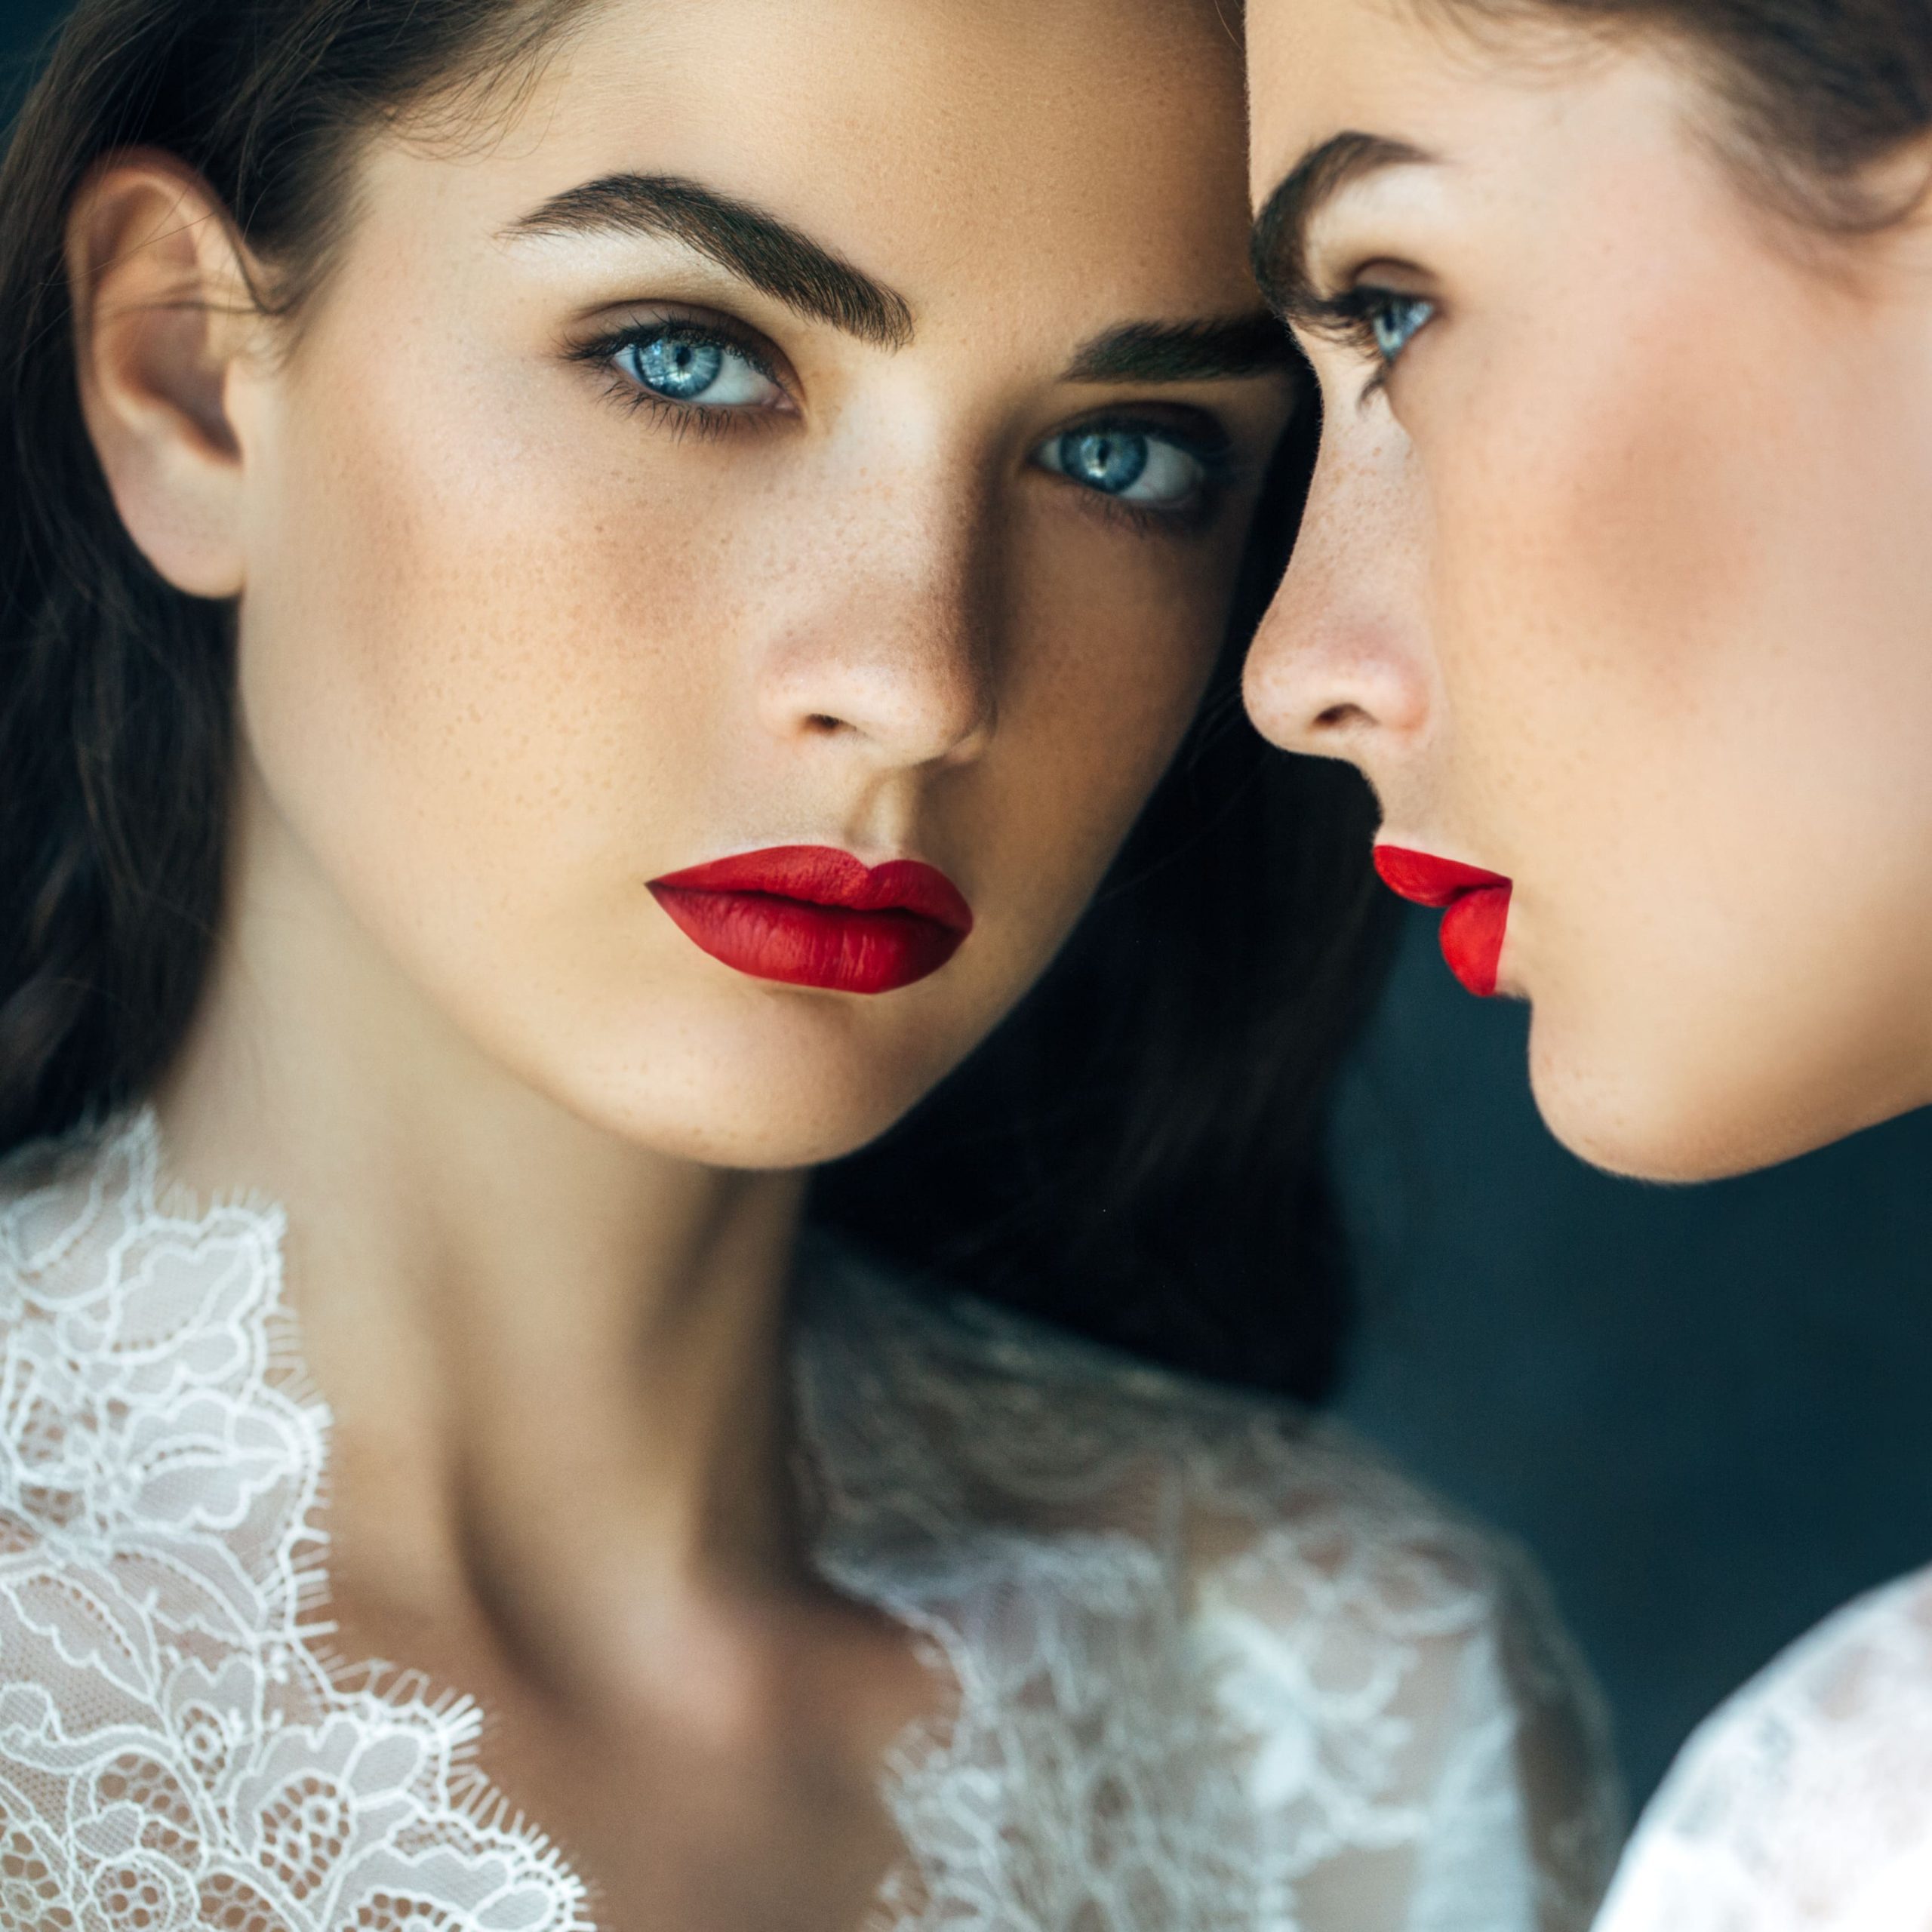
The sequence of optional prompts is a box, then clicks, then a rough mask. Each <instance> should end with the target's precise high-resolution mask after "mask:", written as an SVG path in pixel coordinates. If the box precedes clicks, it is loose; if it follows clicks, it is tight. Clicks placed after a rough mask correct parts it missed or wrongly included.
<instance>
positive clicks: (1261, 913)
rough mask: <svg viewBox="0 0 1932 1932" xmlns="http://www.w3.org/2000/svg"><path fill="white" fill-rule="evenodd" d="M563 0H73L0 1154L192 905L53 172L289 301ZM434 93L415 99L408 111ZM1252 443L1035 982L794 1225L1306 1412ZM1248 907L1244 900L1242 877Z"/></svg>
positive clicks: (1319, 885) (1323, 1082)
mask: <svg viewBox="0 0 1932 1932" xmlns="http://www.w3.org/2000/svg"><path fill="white" fill-rule="evenodd" d="M590 4H592V0H80V4H79V5H77V6H76V7H75V8H74V9H73V11H72V14H71V17H69V21H68V23H67V25H66V27H65V29H64V30H63V32H62V34H61V35H60V38H59V40H58V41H57V43H56V45H54V48H53V51H52V53H51V60H50V62H49V64H48V66H47V68H46V69H45V72H44V73H43V75H42V78H41V79H40V81H39V82H38V85H37V86H36V87H35V88H34V90H33V91H32V94H31V95H30V97H29V99H28V101H27V103H26V106H25V108H24V109H23V112H22V114H21V115H20V118H19V120H18V122H17V124H16V126H15V129H14V134H13V136H12V139H11V145H10V146H9V148H8V152H7V155H6V157H5V162H4V165H0V527H4V528H5V529H6V531H7V532H8V540H7V542H6V543H5V546H0V1154H4V1153H5V1152H7V1151H8V1150H10V1149H13V1148H14V1147H17V1146H20V1145H21V1144H23V1143H26V1142H27V1141H29V1140H36V1139H38V1138H41V1137H44V1136H47V1135H51V1134H60V1133H63V1132H65V1131H68V1130H69V1129H70V1128H73V1127H74V1126H75V1125H77V1124H80V1123H82V1122H83V1121H86V1120H88V1119H89V1118H95V1117H98V1116H100V1115H103V1114H105V1113H106V1112H109V1111H111V1110H112V1109H116V1108H118V1107H121V1106H125V1105H127V1104H129V1103H132V1102H134V1101H135V1100H138V1099H140V1097H143V1095H145V1094H146V1093H147V1092H148V1091H149V1090H151V1089H152V1087H153V1086H154V1085H155V1083H156V1082H157V1081H158V1080H159V1079H160V1078H161V1077H162V1075H163V1074H164V1073H165V1071H166V1069H167V1068H168V1066H169V1065H170V1063H171V1061H172V1060H174V1057H175V1056H176V1054H177V1053H178V1051H179V1050H180V1047H181V1045H182V1044H183V1040H184V1038H185V1036H186V1032H187V1030H188V1028H189V1024H190V1023H191V1021H192V1018H193V1017H194V1014H195V1010H196V1007H197V1004H198V1001H199V1000H200V998H201V996H202V990H203V988H204V986H205V983H206V980H207V978H208V971H209V966H210V962H211V956H212V952H213V948H214V943H215V941H216V939H217V934H218V931H219V928H220V919H221V915H222V903H223V871H224V864H225V858H226V844H227V822H228V816H229V800H230V796H231V792H232V777H233V769H234V757H235V709H234V703H233V691H234V681H235V666H234V653H235V626H234V620H233V613H232V610H231V609H230V608H229V607H227V606H226V605H217V604H213V603H208V602H203V601H198V600H196V599H194V598H189V597H187V596H185V595H183V594H181V593H180V592H177V591H176V590H175V589H173V588H172V587H171V586H169V585H168V583H165V581H164V580H162V578H161V577H159V576H158V574H156V573H155V571H153V570H152V568H150V567H149V565H148V564H147V563H146V561H145V559H144V558H143V557H142V556H141V555H140V552H138V551H137V549H136V548H135V546H134V543H133V542H132V541H131V539H130V538H129V537H128V534H126V532H125V530H124V528H122V524H121V521H120V519H119V517H118V515H117V513H116V512H115V508H114V506H113V503H112V500H111V498H110V497H109V492H108V489H107V486H106V481H105V480H104V478H103V475H102V473H101V471H100V466H99V465H98V463H97V460H96V459H95V457H94V451H93V449H92V447H91V443H90V441H89V440H88V435H87V432H86V429H85V424H84V422H83V420H82V414H81V408H80V403H79V395H78V381H77V374H76V367H75V352H74V344H73V337H72V309H71V305H70V303H69V297H68V292H67V283H66V260H65V236H66V225H67V220H68V216H69V209H70V208H71V206H72V202H73V200H74V197H75V193H76V192H77V190H78V189H79V188H80V187H81V186H82V184H83V183H84V182H85V180H86V179H87V177H88V174H89V173H90V171H91V170H92V169H94V168H95V167H96V166H97V165H99V164H100V162H102V161H103V159H104V158H106V157H107V156H109V155H112V154H115V153H116V152H123V151H125V150H128V149H136V148H152V149H162V150H165V151H166V152H168V153H170V154H171V155H174V157H175V158H177V159H178V160H179V161H180V162H184V163H185V164H186V165H188V166H189V167H190V168H193V169H194V170H195V171H197V172H198V174H199V175H200V176H201V177H202V179H203V180H205V182H206V183H207V184H208V186H209V187H210V188H211V190H212V191H213V192H214V195H215V196H216V197H217V198H218V199H219V201H220V203H221V204H222V205H223V207H224V208H226V210H227V211H228V213H229V216H230V217H231V218H232V220H233V222H234V223H235V228H236V229H237V232H238V234H239V235H240V236H241V237H242V239H243V240H244V241H245V242H246V243H247V245H248V249H249V251H250V253H251V255H252V257H254V259H255V260H257V262H258V263H260V264H262V265H263V269H264V270H265V273H266V286H265V287H264V288H263V289H262V291H260V294H261V296H262V298H263V300H264V301H265V302H266V303H267V304H268V305H269V306H270V307H272V309H273V310H274V311H275V313H276V314H277V315H284V316H288V317H290V318H299V315H300V310H301V308H302V306H303V303H305V302H306V300H308V299H309V297H311V296H312V294H314V292H315V290H316V289H317V288H318V286H319V285H321V282H322V281H323V280H324V279H325V277H326V275H327V272H328V266H329V263H330V260H331V256H332V254H333V253H334V251H335V249H336V248H337V246H338V245H339V244H340V242H342V240H343V238H344V235H345V233H346V226H347V223H348V222H349V220H350V219H351V218H352V210H353V198H352V193H351V192H350V189H351V186H352V182H351V171H352V168H353V165H354V163H355V158H356V156H357V154H358V149H359V145H360V143H361V142H362V141H363V140H365V139H366V138H368V137H369V136H370V135H371V134H374V133H376V132H378V131H380V130H381V129H382V128H384V127H385V126H386V125H392V124H393V123H395V122H398V121H399V120H401V118H403V117H405V116H408V117H409V118H410V125H411V127H412V128H414V126H415V125H416V117H417V116H419V115H425V114H427V115H429V121H428V125H429V127H430V128H431V129H432V131H435V132H437V133H438V134H440V133H441V131H444V130H445V128H447V130H448V131H449V132H450V133H451V134H452V135H455V136H462V135H467V134H472V133H473V132H475V131H477V130H478V129H481V130H482V131H485V132H487V131H488V128H489V127H490V126H491V125H493V123H492V122H491V114H492V113H493V112H494V113H496V114H497V115H503V114H504V113H506V112H509V105H506V104H505V97H506V94H507V95H509V96H510V97H513V96H514V93H515V89H516V88H518V86H519V85H523V84H525V83H527V82H528V81H529V80H530V79H531V78H533V77H534V75H536V74H537V72H539V71H540V63H541V61H542V59H543V57H544V55H545V54H546V53H547V52H549V51H550V50H551V49H552V48H553V47H554V46H555V45H556V44H557V43H558V38H559V36H560V35H563V34H565V33H566V32H568V28H569V26H571V24H572V23H573V22H574V20H575V19H576V18H577V17H578V16H579V15H580V14H583V12H585V11H586V8H587V7H588V5H590ZM432 110H433V111H432ZM1311 462H1312V437H1311V436H1310V435H1308V434H1306V433H1303V435H1301V436H1300V438H1298V439H1297V441H1296V444H1295V446H1294V448H1291V449H1290V450H1289V451H1287V452H1285V454H1284V459H1283V461H1282V462H1281V464H1280V465H1279V466H1278V475H1277V477H1276V478H1275V481H1274V483H1273V485H1272V486H1271V494H1270V500H1269V503H1267V504H1266V505H1265V506H1264V508H1263V513H1262V517H1261V519H1260V523H1259V524H1258V525H1257V530H1258V531H1259V532H1260V535H1259V536H1258V537H1257V543H1256V544H1255V546H1254V549H1253V552H1252V555H1251V563H1250V569H1249V573H1248V581H1247V583H1246V585H1245V586H1244V592H1243V595H1242V598H1241V611H1240V612H1239V614H1238V619H1237V622H1236V623H1235V627H1234V629H1233V631H1232V634H1231V635H1230V638H1229V645H1228V648H1227V650H1226V651H1225V652H1224V654H1223V660H1222V663H1221V664H1220V667H1219V669H1218V670H1217V675H1216V678H1215V681H1214V688H1213V689H1212V690H1211V693H1210V695H1209V698H1208V700H1207V704H1206V706H1205V707H1204V711H1203V713H1202V716H1201V720H1200V721H1199V722H1198V724H1197V725H1196V727H1195V731H1194V733H1193V734H1192V737H1191V738H1190V740H1189V742H1188V744H1187V745H1186V747H1184V749H1183V752H1182V754H1181V755H1180V758H1179V759H1178V760H1177V764H1176V766H1175V768H1174V771H1173V772H1172V773H1171V775H1170V777H1168V780H1166V781H1165V782H1164V784H1163V785H1162V786H1161V789H1159V791H1158V792H1157V794H1156V795H1155V798H1154V800H1153V801H1152V803H1151V804H1150V805H1149V808H1148V810H1147V811H1146V814H1144V815H1143V818H1142V820H1141V821H1140V824H1139V825H1138V826H1137V829H1136V830H1135V832H1134V834H1133V835H1132V838H1131V840H1130V841H1129V844H1128V848H1127V849H1126V851H1124V853H1123V854H1122V856H1121V860H1120V861H1119V862H1118V864H1117V866H1116V867H1115V870H1114V872H1113V873H1112V875H1111V876H1110V878H1109V881H1108V883H1107V884H1106V888H1104V889H1103V892H1102V894H1101V895H1100V900H1099V902H1098V903H1097V905H1096V906H1095V907H1094V909H1093V911H1092V912H1091V913H1090V915H1089V916H1088V920H1087V921H1086V922H1085V923H1084V925H1083V926H1082V928H1081V930H1080V931H1078V932H1077V933H1076V934H1075V936H1074V937H1073V939H1072V941H1071V942H1070V943H1069V946H1068V947H1067V948H1066V950H1065V952H1064V953H1063V956H1062V958H1061V959H1060V961H1059V962H1058V963H1057V964H1056V966H1055V967H1054V969H1053V970H1052V971H1051V973H1050V974H1049V975H1048V977H1047V979H1046V980H1045V981H1044V983H1043V984H1042V985H1041V986H1040V987H1038V989H1035V992H1034V993H1033V995H1032V996H1031V997H1030V998H1029V999H1028V1000H1027V1001H1025V1002H1024V1003H1023V1005H1022V1007H1021V1008H1020V1011H1019V1012H1018V1013H1017V1014H1015V1015H1014V1017H1013V1018H1012V1019H1011V1020H1009V1021H1008V1023H1006V1025H1005V1026H1004V1027H1002V1028H1001V1030H1000V1032H998V1034H996V1035H995V1037H994V1038H993V1039H992V1040H991V1041H989V1042H988V1043H987V1044H986V1046H985V1047H984V1048H982V1049H981V1051H980V1053H979V1054H977V1055H975V1056H974V1058H973V1060H971V1061H970V1062H969V1063H968V1066H966V1067H965V1068H964V1069H962V1070H961V1073H960V1074H958V1075H955V1077H954V1078H953V1079H952V1080H951V1081H949V1082H948V1083H946V1085H945V1086H944V1087H943V1088H942V1089H941V1090H940V1092H939V1093H938V1094H936V1095H935V1096H934V1097H932V1098H931V1100H929V1101H928V1103H926V1104H925V1105H924V1106H922V1107H921V1108H920V1109H918V1110H916V1111H915V1113H914V1115H912V1118H910V1119H909V1121H907V1122H906V1123H904V1124H903V1125H902V1126H901V1127H900V1128H899V1129H897V1130H896V1131H894V1133H893V1134H891V1135H889V1136H888V1137H887V1139H886V1140H885V1141H884V1143H882V1144H881V1146H878V1147H877V1148H875V1149H869V1150H867V1151H866V1152H864V1153H863V1154H860V1155H857V1156H855V1157H854V1158H852V1159H851V1160H850V1161H845V1162H842V1163H840V1164H838V1165H837V1166H835V1168H832V1169H830V1170H829V1171H827V1172H826V1174H823V1176H821V1177H820V1185H819V1188H818V1191H817V1196H816V1198H815V1201H814V1214H815V1215H816V1216H817V1218H818V1219H820V1220H821V1221H823V1222H826V1223H831V1224H832V1225H834V1226H836V1227H837V1228H838V1229H841V1231H843V1232H845V1233H847V1234H848V1235H853V1236H855V1237H857V1238H859V1239H860V1240H861V1241H864V1242H866V1244H869V1245H870V1246H871V1247H873V1248H875V1249H876V1250H878V1251H881V1252H882V1253H883V1254H885V1255H886V1256H887V1257H889V1258H891V1259H894V1260H898V1261H900V1262H902V1263H908V1264H910V1265H912V1266H916V1267H919V1268H921V1269H925V1270H927V1271H929V1272H935V1273H937V1274H939V1275H943V1276H946V1277H947V1278H950V1279H952V1280H953V1281H957V1282H958V1283H960V1284H962V1285H964V1286H967V1287H973V1288H976V1289H978V1290H980V1291H983V1292H986V1293H988V1294H992V1295H994V1296H995V1297H998V1298H999V1299H1001V1300H1006V1301H1008V1302H1010V1303H1017V1304H1020V1305H1022V1306H1026V1307H1027V1308H1029V1309H1032V1311H1033V1312H1037V1313H1039V1314H1041V1315H1045V1316H1047V1317H1048V1318H1055V1319H1058V1320H1060V1321H1065V1322H1066V1323H1068V1324H1071V1325H1072V1326H1075V1327H1080V1328H1082V1329H1084V1330H1085V1331H1088V1332H1089V1333H1091V1334H1096V1335H1097V1336H1098V1337H1100V1338H1102V1339H1104V1340H1112V1341H1115V1342H1118V1343H1123V1344H1125V1345H1127V1346H1134V1347H1138V1348H1140V1349H1143V1350H1145V1351H1148V1352H1153V1353H1155V1354H1157V1355H1161V1356H1163V1357H1164V1358H1167V1359H1168V1360H1170V1361H1175V1362H1177V1363H1178V1364H1180V1365H1182V1366H1184V1367H1191V1368H1194V1369H1197V1370H1199V1371H1204V1372H1207V1373H1211V1374H1213V1373H1218V1374H1226V1375H1229V1376H1232V1377H1238V1378H1239V1379H1242V1380H1249V1381H1254V1382H1260V1383H1265V1384H1269V1385H1271V1386H1275V1387H1278V1388H1281V1389H1285V1390H1287V1391H1290V1392H1294V1393H1297V1394H1299V1395H1304V1396H1308V1397H1314V1396H1316V1395H1320V1394H1321V1393H1322V1392H1324V1390H1325V1389H1326V1387H1327V1385H1328V1383H1330V1381H1331V1379H1332V1377H1333V1375H1334V1371H1335V1369H1336V1366H1337V1357H1338V1349H1339V1347H1340V1343H1341V1340H1342V1338H1343V1329H1344V1326H1345V1324H1344V1321H1343V1314H1344V1311H1345V1309H1346V1303H1347V1297H1346V1293H1345V1288H1344V1274H1345V1271H1344V1269H1343V1257H1342V1253H1341V1249H1340V1244H1339V1242H1338V1241H1337V1238H1336V1230H1335V1227H1334V1217H1333V1215H1332V1213H1331V1207H1330V1202H1329V1196H1328V1193H1327V1189H1326V1186H1325V1185H1324V1177H1323V1174H1322V1171H1321V1161H1320V1128H1321V1116H1322V1111H1323V1108H1322V1103H1323V1100H1324V1095H1325V1093H1326V1090H1327V1085H1328V1084H1329V1081H1330V1078H1331V1075H1332V1073H1333V1072H1334V1069H1335V1066H1336V1063H1337V1060H1339V1058H1340V1055H1341V1053H1342V1051H1343V1048H1345V1046H1346V1042H1347V1040H1348V1038H1349V1035H1350V1034H1351V1033H1352V1030H1353V1029H1354V1027H1355V1023H1356V1022H1357V1021H1358V1019H1359V1018H1360V1017H1361V1014H1362V1013H1363V1011H1364V1008H1365V1007H1366V1005H1367V1002H1368V1001H1369V999H1370V998H1371V996H1372V994H1373V992H1374V989H1375V986H1376V985H1377V981H1378V980H1379V977H1380V973H1379V968H1380V964H1381V962H1382V960H1383V957H1384V955H1385V954H1386V938H1387V935H1388V933H1389V920H1388V913H1387V909H1386V907H1385V906H1384V905H1383V901H1382V900H1381V899H1380V897H1379V896H1378V895H1377V894H1376V893H1375V890H1374V884H1373V880H1372V876H1371V874H1370V872H1369V869H1368V866H1367V851H1368V845H1369V840H1370V836H1371V831H1372V828H1373V825H1374V812H1373V808H1372V804H1371V801H1370V800H1369V798H1368V796H1367V792H1366V791H1365V790H1364V789H1363V788H1362V787H1361V785H1360V783H1359V782H1358V780H1356V779H1355V776H1354V774H1352V772H1350V771H1347V770H1346V768H1343V767H1341V766H1339V765H1331V764H1317V763H1315V762H1314V761H1303V760H1300V759H1293V760H1291V759H1286V758H1281V757H1280V756H1279V755H1276V754H1272V753H1270V752H1268V751H1267V750H1266V748H1265V747H1264V746H1262V745H1261V744H1260V741H1259V740H1257V739H1255V738H1254V737H1253V736H1252V734H1250V733H1249V732H1248V731H1247V730H1246V729H1245V728H1244V725H1243V724H1242V722H1241V718H1240V694H1239V673H1240V663H1241V655H1242V652H1243V648H1244V645H1245V643H1246V641H1247V636H1248V635H1249V634H1250V632H1251V630H1252V628H1253V626H1254V623H1255V622H1256V621H1257V619H1258V617H1259V616H1260V611H1261V610H1262V609H1263V608H1264V606H1265V604H1266V600H1267V598H1268V595H1269V593H1270V592H1271V591H1272V588H1273V586H1274V584H1275V582H1276V581H1277V580H1278V577H1279V574H1280V571H1281V568H1282V566H1283V565H1284V562H1285V559H1286V555H1287V548H1288V546H1289V543H1290V542H1291V539H1292V535H1293V528H1294V520H1295V512H1296V509H1297V503H1298V501H1299V496H1300V492H1301V491H1302V490H1303V488H1305V485H1306V478H1307V475H1308V472H1309V466H1310V464H1311ZM1257 875H1259V876H1260V877H1262V878H1264V879H1266V880H1267V881H1269V884H1270V887H1271V888H1272V889H1271V890H1270V891H1266V892H1264V893H1263V894H1261V895H1260V896H1259V897H1257V894H1256V892H1255V889H1254V880H1255V878H1256V877H1257Z"/></svg>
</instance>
